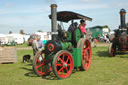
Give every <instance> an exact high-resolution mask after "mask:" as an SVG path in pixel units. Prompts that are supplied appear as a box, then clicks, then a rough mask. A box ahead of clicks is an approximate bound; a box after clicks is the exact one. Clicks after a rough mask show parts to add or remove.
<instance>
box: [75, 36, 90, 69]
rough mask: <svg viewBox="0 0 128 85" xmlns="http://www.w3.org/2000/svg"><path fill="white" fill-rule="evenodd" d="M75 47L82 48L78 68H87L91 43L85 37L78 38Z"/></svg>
mask: <svg viewBox="0 0 128 85" xmlns="http://www.w3.org/2000/svg"><path fill="white" fill-rule="evenodd" d="M77 47H78V48H81V49H82V55H81V58H82V61H81V63H82V64H81V67H80V70H88V68H89V67H90V64H91V45H90V42H89V40H88V39H85V38H82V39H80V41H79V42H78V45H77Z"/></svg>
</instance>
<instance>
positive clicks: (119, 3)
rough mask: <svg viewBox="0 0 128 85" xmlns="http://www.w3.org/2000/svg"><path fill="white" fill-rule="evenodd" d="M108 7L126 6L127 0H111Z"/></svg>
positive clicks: (127, 4) (127, 5)
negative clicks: (114, 0) (123, 0)
mask: <svg viewBox="0 0 128 85" xmlns="http://www.w3.org/2000/svg"><path fill="white" fill-rule="evenodd" d="M109 7H110V8H111V7H112V8H127V7H128V2H121V1H117V2H113V3H110V4H109Z"/></svg>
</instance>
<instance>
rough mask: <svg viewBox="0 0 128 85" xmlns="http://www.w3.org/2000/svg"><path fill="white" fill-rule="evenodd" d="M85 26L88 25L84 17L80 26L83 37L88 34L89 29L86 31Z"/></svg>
mask: <svg viewBox="0 0 128 85" xmlns="http://www.w3.org/2000/svg"><path fill="white" fill-rule="evenodd" d="M85 26H86V22H85V20H83V19H82V20H80V25H79V28H80V31H81V33H82V36H83V37H85V36H86V34H87V31H86V28H85Z"/></svg>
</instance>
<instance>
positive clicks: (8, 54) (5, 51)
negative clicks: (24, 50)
mask: <svg viewBox="0 0 128 85" xmlns="http://www.w3.org/2000/svg"><path fill="white" fill-rule="evenodd" d="M16 61H17V56H16V48H15V47H0V64H1V63H16Z"/></svg>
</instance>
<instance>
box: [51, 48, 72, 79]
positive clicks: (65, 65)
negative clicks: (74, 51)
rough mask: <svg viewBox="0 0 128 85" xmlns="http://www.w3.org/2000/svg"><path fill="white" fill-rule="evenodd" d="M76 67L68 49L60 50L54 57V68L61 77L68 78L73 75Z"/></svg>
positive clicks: (55, 72)
mask: <svg viewBox="0 0 128 85" xmlns="http://www.w3.org/2000/svg"><path fill="white" fill-rule="evenodd" d="M73 68H74V62H73V58H72V55H71V54H70V53H69V52H68V51H63V50H61V51H59V52H58V53H57V54H56V55H55V56H54V58H53V62H52V69H53V72H54V74H55V75H56V76H57V77H58V78H59V79H63V78H67V77H69V76H70V75H71V73H72V71H73Z"/></svg>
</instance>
